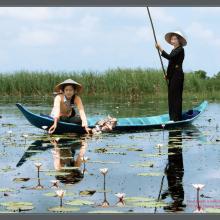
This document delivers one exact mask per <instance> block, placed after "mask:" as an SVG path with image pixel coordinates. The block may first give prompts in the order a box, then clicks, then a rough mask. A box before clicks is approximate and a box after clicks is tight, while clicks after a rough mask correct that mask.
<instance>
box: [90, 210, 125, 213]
mask: <svg viewBox="0 0 220 220" xmlns="http://www.w3.org/2000/svg"><path fill="white" fill-rule="evenodd" d="M88 213H123V212H120V211H115V210H106V209H105V210H95V211H90V212H88Z"/></svg>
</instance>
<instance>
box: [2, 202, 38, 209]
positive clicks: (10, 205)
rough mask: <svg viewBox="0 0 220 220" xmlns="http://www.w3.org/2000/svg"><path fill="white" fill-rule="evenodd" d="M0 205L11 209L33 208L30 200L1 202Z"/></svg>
mask: <svg viewBox="0 0 220 220" xmlns="http://www.w3.org/2000/svg"><path fill="white" fill-rule="evenodd" d="M0 205H1V206H5V207H6V209H7V210H11V211H29V210H32V209H33V208H34V206H33V204H32V203H31V202H2V203H0Z"/></svg>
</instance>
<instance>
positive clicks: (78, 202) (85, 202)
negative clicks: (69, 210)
mask: <svg viewBox="0 0 220 220" xmlns="http://www.w3.org/2000/svg"><path fill="white" fill-rule="evenodd" d="M65 204H67V205H74V206H82V205H94V202H92V201H88V200H80V199H76V200H72V201H68V202H66V203H65Z"/></svg>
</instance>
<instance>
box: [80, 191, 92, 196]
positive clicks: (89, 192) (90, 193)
mask: <svg viewBox="0 0 220 220" xmlns="http://www.w3.org/2000/svg"><path fill="white" fill-rule="evenodd" d="M95 192H96V190H85V191H80V192H79V195H80V196H92V195H93V194H94V193H95Z"/></svg>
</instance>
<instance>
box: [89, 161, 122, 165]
mask: <svg viewBox="0 0 220 220" xmlns="http://www.w3.org/2000/svg"><path fill="white" fill-rule="evenodd" d="M88 163H102V164H107V163H108V164H118V163H120V162H119V161H101V160H93V161H88Z"/></svg>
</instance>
